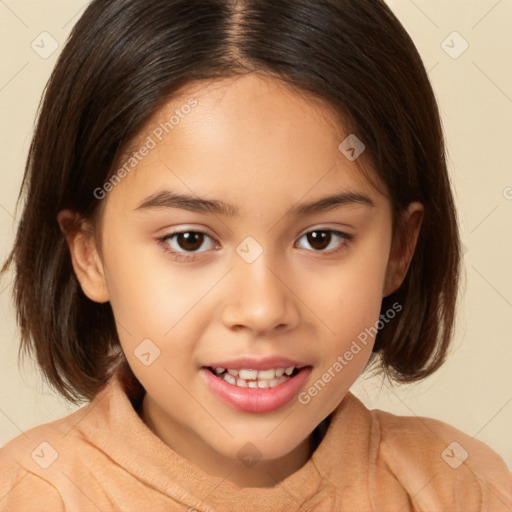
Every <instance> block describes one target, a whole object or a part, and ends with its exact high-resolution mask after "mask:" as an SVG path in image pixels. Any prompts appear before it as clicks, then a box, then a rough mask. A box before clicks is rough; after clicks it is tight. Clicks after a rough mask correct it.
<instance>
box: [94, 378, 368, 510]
mask: <svg viewBox="0 0 512 512" xmlns="http://www.w3.org/2000/svg"><path fill="white" fill-rule="evenodd" d="M132 376H133V374H132ZM132 376H129V373H127V372H126V371H118V372H116V373H115V374H114V376H113V377H112V379H111V381H110V382H109V384H108V385H107V386H106V387H105V388H104V389H103V390H102V391H101V392H100V393H99V394H98V395H97V396H96V398H95V399H94V400H93V401H92V402H91V403H90V404H89V407H98V409H97V414H95V415H94V417H95V418H96V419H95V420H94V422H92V424H91V425H90V426H89V428H90V429H91V430H92V432H91V435H93V436H94V437H95V440H96V443H97V445H98V447H99V448H100V449H101V450H102V451H104V452H105V453H106V454H108V455H109V457H111V458H112V459H113V460H115V461H116V462H117V463H119V464H120V465H121V466H123V467H124V468H125V469H126V470H127V471H128V472H130V473H131V474H132V475H133V476H134V477H135V478H136V479H138V480H141V481H143V482H145V484H146V485H148V486H150V487H152V488H155V489H158V490H160V491H161V492H162V493H165V494H167V495H169V496H172V497H173V498H174V499H175V500H177V501H179V502H182V503H183V505H184V506H185V510H186V508H187V507H189V508H190V509H194V508H195V509H197V510H205V511H212V512H213V511H214V510H223V511H226V512H228V511H233V512H235V511H239V510H241V508H240V506H241V503H243V507H244V509H245V510H248V509H249V508H250V509H251V510H259V511H262V512H263V511H268V512H270V511H272V512H275V511H279V510H290V509H293V510H296V509H300V508H301V507H303V506H304V505H305V504H307V505H308V507H309V506H311V505H312V504H313V505H314V503H317V502H318V503H320V502H321V503H322V506H323V507H325V505H326V500H329V498H328V497H329V496H333V497H334V496H336V494H338V493H340V492H343V488H344V487H350V486H351V485H352V484H353V483H354V482H359V484H360V483H361V482H367V480H368V465H367V463H366V462H367V461H368V453H369V451H370V447H369V444H370V435H369V434H370V431H371V415H370V413H369V411H368V410H367V409H366V408H365V407H364V406H363V404H362V403H361V402H360V401H359V400H358V399H357V398H355V397H354V396H353V395H352V394H351V393H350V392H348V393H347V394H346V395H345V397H344V399H343V400H342V401H341V403H340V404H339V405H338V406H337V407H336V409H335V410H334V411H333V412H332V413H331V421H330V424H329V427H328V428H327V432H326V434H325V436H324V438H323V440H322V441H321V443H320V444H319V446H317V448H316V449H315V451H314V453H313V454H312V456H311V457H310V459H309V460H308V461H307V462H306V463H305V464H304V465H303V466H302V467H301V468H300V469H299V470H297V471H296V472H295V473H293V474H291V475H290V476H288V477H287V478H286V479H285V480H283V481H282V482H280V483H278V484H276V485H275V486H274V487H270V488H253V487H251V488H239V487H237V486H235V485H234V484H232V483H231V482H229V481H227V480H226V479H222V478H218V477H213V476H210V475H208V474H206V473H204V472H203V471H202V470H201V469H199V468H198V467H197V466H195V465H193V464H191V463H190V462H188V461H187V460H186V459H184V458H183V457H181V456H180V455H178V454H177V453H176V452H175V451H174V450H172V449H171V448H170V447H169V446H167V445H166V444H165V443H164V442H163V441H162V440H161V439H160V438H159V437H158V436H156V435H155V434H154V433H153V432H152V431H151V430H150V429H149V427H147V425H146V424H145V423H144V422H143V421H142V419H141V418H140V416H139V414H138V412H137V410H138V409H139V407H140V403H141V400H142V397H143V396H144V389H143V388H142V386H141V385H140V383H138V381H136V382H135V381H134V380H133V379H134V377H132ZM135 380H136V379H135ZM137 383H138V384H137ZM91 419H92V418H91ZM95 430H96V434H95V432H94V431H95ZM105 432H106V433H107V435H105ZM365 433H366V435H365ZM365 454H366V456H365ZM354 460H363V464H358V465H356V466H355V467H354V465H353V464H352V462H353V461H354ZM352 490H353V489H352ZM335 499H336V498H332V500H333V501H332V503H335Z"/></svg>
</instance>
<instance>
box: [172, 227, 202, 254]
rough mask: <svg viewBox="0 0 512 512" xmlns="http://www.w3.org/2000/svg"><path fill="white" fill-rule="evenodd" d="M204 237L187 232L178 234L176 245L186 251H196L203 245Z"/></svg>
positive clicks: (200, 234)
mask: <svg viewBox="0 0 512 512" xmlns="http://www.w3.org/2000/svg"><path fill="white" fill-rule="evenodd" d="M203 241H204V235H203V234H202V233H195V232H193V231H188V232H187V233H179V234H178V244H179V246H180V247H181V248H182V249H184V250H186V251H196V250H197V249H199V248H200V247H201V245H203Z"/></svg>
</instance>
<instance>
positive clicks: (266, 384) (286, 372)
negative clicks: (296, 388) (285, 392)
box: [214, 366, 295, 389]
mask: <svg viewBox="0 0 512 512" xmlns="http://www.w3.org/2000/svg"><path fill="white" fill-rule="evenodd" d="M214 370H215V373H216V374H217V376H218V377H219V378H221V379H224V380H225V381H226V382H227V383H229V384H233V385H235V386H238V387H241V388H253V389H254V388H260V389H265V388H274V387H276V386H279V385H280V384H282V383H283V382H286V381H287V380H288V379H290V376H291V374H292V373H293V371H294V370H295V366H290V367H288V368H275V369H274V368H270V369H268V370H259V371H258V370H252V369H249V368H242V369H241V370H235V369H233V368H229V369H227V370H226V368H223V367H221V366H218V367H216V368H215V369H214Z"/></svg>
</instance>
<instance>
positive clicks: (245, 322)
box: [221, 254, 300, 334]
mask: <svg viewBox="0 0 512 512" xmlns="http://www.w3.org/2000/svg"><path fill="white" fill-rule="evenodd" d="M230 274H231V275H230V285H229V286H228V289H227V293H228V298H227V300H226V302H225V305H224V307H223V309H222V314H221V318H222V322H223V323H224V325H225V326H226V327H227V328H229V329H243V328H245V329H248V330H251V331H253V332H256V333H258V334H267V333H270V332H272V331H277V330H279V331H286V330H290V329H293V328H294V327H295V326H296V325H297V324H298V323H299V318H300V312H299V309H298V303H297V302H298V298H297V296H296V295H295V293H294V292H293V283H292V282H290V277H289V274H288V273H287V275H286V276H285V275H282V273H281V272H279V270H277V269H275V268H274V269H273V268H271V267H269V266H268V265H267V261H266V259H265V258H264V254H263V255H262V256H260V257H259V258H258V259H257V260H256V261H254V262H253V263H250V264H249V263H246V262H245V261H243V260H239V261H238V262H237V263H236V264H235V267H234V268H233V270H232V272H231V273H230Z"/></svg>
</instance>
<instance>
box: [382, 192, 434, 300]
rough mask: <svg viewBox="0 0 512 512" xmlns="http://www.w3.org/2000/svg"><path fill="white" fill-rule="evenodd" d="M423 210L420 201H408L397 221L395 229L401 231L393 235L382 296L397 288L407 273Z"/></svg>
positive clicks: (419, 229)
mask: <svg viewBox="0 0 512 512" xmlns="http://www.w3.org/2000/svg"><path fill="white" fill-rule="evenodd" d="M423 212H424V208H423V205H422V204H421V203H419V202H413V203H410V204H409V206H408V207H407V210H405V211H404V212H403V214H402V217H401V219H400V220H399V221H398V222H397V229H398V230H401V233H397V235H398V236H395V237H393V244H392V247H391V251H390V255H389V260H388V266H387V269H386V279H385V282H384V289H383V297H386V296H388V295H391V294H392V293H393V292H395V291H396V290H398V288H400V286H401V285H402V283H403V281H404V279H405V276H406V275H407V271H408V270H409V266H410V264H411V260H412V257H413V255H414V251H415V249H416V243H417V241H418V237H419V234H420V231H421V224H422V221H423Z"/></svg>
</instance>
